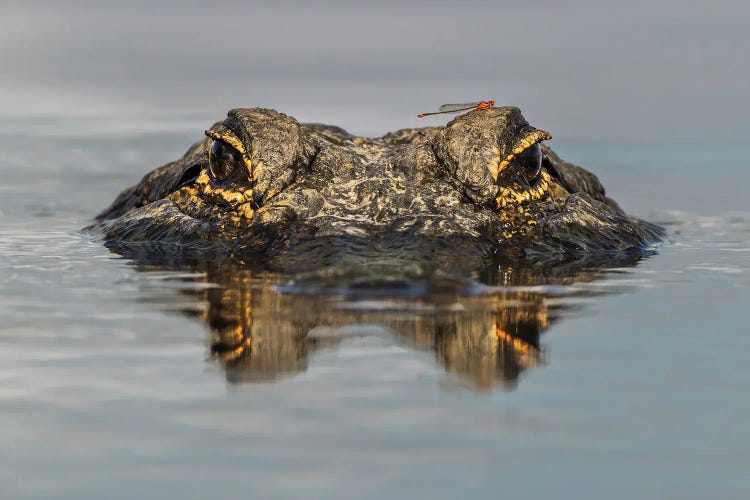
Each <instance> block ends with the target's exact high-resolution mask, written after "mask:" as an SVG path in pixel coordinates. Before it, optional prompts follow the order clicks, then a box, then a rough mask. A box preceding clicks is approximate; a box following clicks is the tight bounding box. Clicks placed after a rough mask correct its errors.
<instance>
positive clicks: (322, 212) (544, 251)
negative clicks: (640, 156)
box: [97, 107, 663, 266]
mask: <svg viewBox="0 0 750 500" xmlns="http://www.w3.org/2000/svg"><path fill="white" fill-rule="evenodd" d="M206 135H207V138H206V139H204V140H203V141H201V142H199V143H197V144H195V145H194V146H193V147H191V148H190V150H189V151H188V152H187V153H186V154H185V156H184V157H183V158H181V159H180V160H177V161H175V162H173V163H169V164H167V165H165V166H163V167H161V168H158V169H156V170H154V171H153V172H151V173H149V174H147V175H146V176H145V177H144V178H143V179H142V180H141V182H140V183H139V184H138V185H136V186H134V187H131V188H129V189H127V190H125V191H124V192H123V193H121V194H120V196H119V197H118V198H117V199H116V200H115V201H114V202H113V204H112V205H111V206H110V207H109V208H108V209H107V210H105V211H104V212H103V213H102V214H100V215H99V217H98V218H97V220H98V223H97V227H98V228H100V229H101V230H102V231H103V233H104V235H105V239H106V240H107V241H108V242H109V243H111V244H113V245H115V246H118V247H120V248H123V247H127V246H129V245H133V244H136V243H140V244H142V243H147V244H153V245H158V246H160V247H161V248H164V247H165V246H167V247H168V246H170V245H175V244H177V246H178V247H179V248H180V249H182V250H181V251H183V252H185V251H187V252H188V253H190V252H192V251H194V252H197V253H199V252H203V251H206V250H208V249H210V250H215V251H219V252H222V253H224V254H227V255H231V256H234V257H237V258H241V259H244V258H246V257H247V256H254V257H257V255H258V254H261V255H262V256H264V258H265V259H267V260H268V261H274V262H277V263H278V264H279V265H281V266H286V265H287V263H289V265H292V264H294V263H295V262H296V261H295V258H301V257H299V256H300V255H302V256H304V259H305V260H306V261H307V262H308V263H309V262H310V259H311V258H312V257H311V256H315V255H316V254H320V255H321V257H319V258H320V259H322V260H323V261H326V260H330V259H341V258H346V257H347V256H352V255H354V256H356V257H357V258H370V260H372V257H373V255H376V256H378V257H381V258H385V257H384V256H387V255H395V256H396V258H403V259H404V260H405V261H408V260H413V259H427V260H429V259H433V258H437V257H436V256H438V257H443V258H448V259H451V258H453V259H456V258H458V259H481V258H482V257H483V256H486V255H487V254H497V253H502V254H504V255H509V256H522V255H528V254H535V255H559V254H561V253H593V252H622V251H627V250H632V249H642V248H644V247H645V246H647V245H649V244H651V243H653V242H655V241H658V240H659V239H661V238H662V237H663V233H662V231H661V229H660V228H658V227H657V226H654V225H652V224H649V223H646V222H643V221H640V220H637V219H634V218H631V217H628V216H627V215H626V214H625V213H624V212H623V211H622V210H621V209H620V208H619V207H618V206H617V204H616V203H614V202H613V201H612V200H610V199H608V198H607V197H606V196H605V193H604V188H603V187H602V186H601V184H600V183H599V181H598V180H597V178H596V177H595V176H594V175H593V174H591V173H589V172H588V171H586V170H584V169H582V168H580V167H576V166H574V165H571V164H568V163H565V162H564V161H562V160H561V159H560V158H559V157H558V156H557V155H556V154H555V153H554V152H552V151H551V150H550V149H549V148H547V147H546V146H544V145H543V146H542V155H543V158H542V167H543V168H542V171H541V173H540V174H539V175H538V176H536V177H535V178H533V179H529V178H528V176H527V175H526V174H525V173H524V172H525V171H524V170H523V168H522V164H521V163H519V161H520V158H522V157H523V156H524V155H523V154H525V153H526V152H528V151H527V150H529V148H532V147H533V146H534V145H535V144H538V143H540V142H541V141H543V140H547V139H550V138H551V137H550V135H549V133H547V132H545V131H542V130H538V129H535V128H534V127H532V126H530V125H529V124H528V122H526V120H525V119H524V118H523V117H522V116H521V113H520V110H519V109H518V108H514V107H502V108H492V109H488V110H476V111H472V112H469V113H467V114H465V115H462V116H459V117H458V118H456V119H454V120H453V121H451V122H450V123H448V124H447V125H446V126H444V127H427V128H420V129H404V130H400V131H397V132H393V133H389V134H386V135H385V136H383V137H380V138H375V139H368V138H363V137H355V136H352V135H350V134H348V133H347V132H345V131H343V130H341V129H339V128H337V127H331V126H326V125H319V124H308V125H303V124H300V123H298V122H297V121H296V120H294V119H293V118H291V117H288V116H286V115H284V114H281V113H278V112H276V111H273V110H268V109H258V108H252V109H235V110H231V111H230V112H229V113H228V117H227V119H226V120H224V121H223V122H221V123H217V124H215V125H214V126H213V127H211V128H210V129H209V130H208V131H206ZM212 141H222V142H223V143H225V144H228V145H229V146H231V147H233V148H234V149H235V150H236V151H238V152H239V154H240V155H241V159H242V161H241V162H240V164H239V166H238V167H237V168H236V169H235V170H234V171H233V172H232V173H231V175H230V176H229V177H228V178H226V179H224V180H221V181H219V180H217V179H216V178H215V176H214V175H213V174H212V173H211V171H210V169H209V168H208V167H209V155H208V151H209V149H210V148H211V145H212Z"/></svg>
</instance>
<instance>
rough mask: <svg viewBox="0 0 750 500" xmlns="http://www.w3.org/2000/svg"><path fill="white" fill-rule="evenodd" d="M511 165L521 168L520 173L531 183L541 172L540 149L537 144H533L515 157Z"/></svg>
mask: <svg viewBox="0 0 750 500" xmlns="http://www.w3.org/2000/svg"><path fill="white" fill-rule="evenodd" d="M513 163H515V164H516V165H518V166H519V167H521V171H522V172H523V173H524V175H525V176H526V179H527V180H528V181H529V182H531V181H533V180H534V179H536V178H537V177H538V176H539V172H541V170H542V148H541V147H540V146H539V144H534V145H533V146H531V147H530V148H528V149H527V150H526V151H524V152H522V153H521V154H519V155H518V156H516V157H515V158H514V159H513Z"/></svg>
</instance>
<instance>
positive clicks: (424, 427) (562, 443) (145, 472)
mask: <svg viewBox="0 0 750 500" xmlns="http://www.w3.org/2000/svg"><path fill="white" fill-rule="evenodd" d="M181 123H182V128H179V127H176V128H177V129H178V130H176V131H175V132H174V133H172V132H170V133H154V132H148V133H141V132H136V131H133V130H130V131H128V130H121V131H119V133H117V134H102V133H94V132H92V131H80V132H76V133H65V132H64V130H63V131H61V130H60V128H58V127H50V125H49V124H48V123H39V122H31V121H29V122H20V123H19V122H14V123H6V128H5V130H6V133H4V134H3V135H2V136H0V145H2V148H0V151H2V153H0V161H1V162H2V167H3V172H4V174H5V181H4V183H3V184H2V186H0V217H1V218H2V224H0V259H2V266H0V283H2V286H0V317H2V319H3V321H2V327H0V443H2V448H0V492H2V496H3V497H5V498H21V497H28V498H41V497H54V498H100V497H102V496H104V497H107V498H133V497H159V496H170V497H184V498H201V497H213V496H215V495H217V494H219V495H220V496H222V497H229V496H255V497H262V498H267V497H289V496H305V497H327V498H330V497H333V496H341V497H365V498H368V497H428V496H429V497H433V498H455V497H458V496H464V497H480V496H481V497H490V496H492V497H494V496H497V495H498V494H499V492H501V493H502V494H505V495H524V496H533V497H542V496H549V497H556V496H559V493H560V491H570V492H572V493H575V494H576V495H578V496H583V497H608V498H613V497H614V498H633V497H650V498H663V497H679V498H705V497H707V496H718V497H721V498H732V497H734V498H743V497H746V496H747V494H748V492H750V480H749V479H748V476H747V470H748V469H750V431H749V430H748V426H747V422H748V421H750V399H748V397H747V391H746V387H747V381H748V376H749V373H748V366H750V337H748V335H747V328H746V324H747V321H746V309H747V304H748V303H750V302H749V300H748V299H750V274H748V259H749V258H750V211H748V207H747V196H746V195H745V193H744V189H745V188H744V186H746V185H747V184H748V182H750V174H748V172H749V170H748V169H747V161H746V158H745V157H744V151H742V148H740V147H731V146H722V147H717V146H716V145H715V144H705V145H701V144H691V145H679V144H675V145H669V144H665V145H654V144H644V143H639V144H608V145H607V144H602V143H597V144H586V143H573V142H569V143H563V144H555V143H554V142H553V144H552V145H553V147H555V148H556V149H557V150H558V152H560V153H561V155H562V156H563V157H564V158H566V159H568V160H570V161H574V162H577V163H580V164H584V165H586V166H588V167H590V168H591V169H592V170H594V171H595V172H596V173H597V174H599V175H600V177H601V178H602V179H603V181H604V183H605V185H606V186H607V187H608V188H609V192H610V194H611V195H612V196H613V197H614V198H616V199H617V200H618V201H619V202H621V204H622V205H623V206H624V207H625V208H626V209H627V210H628V211H630V212H632V213H633V214H635V215H639V216H642V217H644V218H648V219H649V220H652V221H655V222H659V223H661V224H663V225H664V226H665V227H666V228H667V229H668V231H669V233H670V239H671V241H670V242H669V243H667V244H665V245H663V246H661V247H660V248H659V249H658V254H657V255H654V256H651V257H648V258H645V259H642V260H640V261H635V260H632V261H624V262H618V263H611V264H610V265H609V266H604V267H601V266H594V265H588V264H586V263H577V264H576V263H572V264H570V265H568V267H560V266H558V267H554V268H552V269H542V270H540V269H532V270H528V269H519V268H512V267H511V268H508V267H505V268H503V267H502V266H498V267H497V268H496V269H495V271H496V272H494V273H490V275H487V276H477V277H471V279H469V280H467V281H465V282H462V283H460V284H455V283H454V284H453V285H451V286H442V287H440V286H437V287H435V286H433V287H430V286H426V285H425V284H419V283H412V284H411V285H410V286H407V287H405V288H404V287H401V288H398V289H387V288H386V289H377V288H376V289H367V288H364V289H363V288H357V287H353V288H352V287H350V288H347V287H345V286H343V287H338V288H336V287H334V288H330V287H329V288H326V289H319V288H318V289H316V288H315V287H310V286H309V284H308V285H304V284H301V283H300V282H299V280H295V278H294V277H289V276H278V275H267V274H262V273H261V274H258V273H254V272H253V271H249V270H243V269H236V268H232V267H231V266H230V267H227V266H223V265H220V264H209V265H205V266H197V267H185V268H180V269H173V268H169V267H164V266H158V265H147V264H145V263H142V262H141V263H138V262H132V261H129V260H127V259H123V258H121V257H120V256H118V255H117V254H114V253H111V252H109V251H108V250H107V249H106V248H104V247H103V246H102V245H101V244H100V243H99V242H98V241H96V240H95V239H91V238H90V237H88V236H86V235H83V234H81V233H80V232H79V229H80V228H81V227H83V226H85V225H86V224H87V223H88V222H89V221H90V220H91V218H92V217H93V216H94V215H95V214H96V213H97V212H98V211H99V210H100V209H101V208H103V207H104V206H105V205H106V204H107V203H109V201H111V199H112V198H113V197H114V195H115V194H116V193H117V191H118V190H119V189H120V188H122V187H124V186H126V185H128V184H129V183H132V182H135V181H136V180H137V179H138V178H139V177H140V176H141V175H142V174H143V173H144V172H145V171H146V170H148V169H150V168H152V167H153V166H156V165H158V164H161V163H164V162H166V161H169V160H170V159H173V158H175V157H176V156H177V155H179V154H181V153H182V151H183V150H184V149H185V148H186V147H187V146H188V145H189V144H190V143H191V142H192V140H193V139H194V138H195V137H196V135H195V133H193V134H190V133H187V132H183V131H181V130H186V129H190V127H191V126H192V123H191V122H190V121H185V122H181ZM14 127H15V130H25V131H26V132H25V133H23V134H21V133H16V132H13V130H14ZM53 130H54V133H53V132H52V131H53ZM197 130H198V133H200V130H201V129H200V128H198V129H197ZM709 161H710V165H711V168H710V169H708V168H706V165H707V164H708V162H709ZM613 266H614V267H613Z"/></svg>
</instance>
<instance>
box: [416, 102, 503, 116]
mask: <svg viewBox="0 0 750 500" xmlns="http://www.w3.org/2000/svg"><path fill="white" fill-rule="evenodd" d="M494 105H495V101H479V102H466V103H460V104H443V105H442V106H440V108H438V110H437V111H435V112H434V113H421V114H418V115H417V118H424V117H425V116H431V115H441V114H444V113H460V112H461V111H470V110H472V109H489V108H491V107H492V106H494Z"/></svg>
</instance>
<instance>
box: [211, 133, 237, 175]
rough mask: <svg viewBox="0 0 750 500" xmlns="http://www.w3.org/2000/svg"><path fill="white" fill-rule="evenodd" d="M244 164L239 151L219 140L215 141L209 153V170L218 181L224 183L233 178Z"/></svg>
mask: <svg viewBox="0 0 750 500" xmlns="http://www.w3.org/2000/svg"><path fill="white" fill-rule="evenodd" d="M241 164H242V155H241V154H240V152H239V151H237V149H236V148H235V147H234V146H232V145H230V144H228V143H226V142H224V141H221V140H219V139H214V142H213V144H211V149H210V150H209V151H208V170H209V172H210V174H211V177H213V178H214V179H215V180H217V181H223V180H226V179H228V178H229V177H231V176H232V174H233V173H234V172H235V171H236V170H237V168H238V167H239V166H240V165H241Z"/></svg>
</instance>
